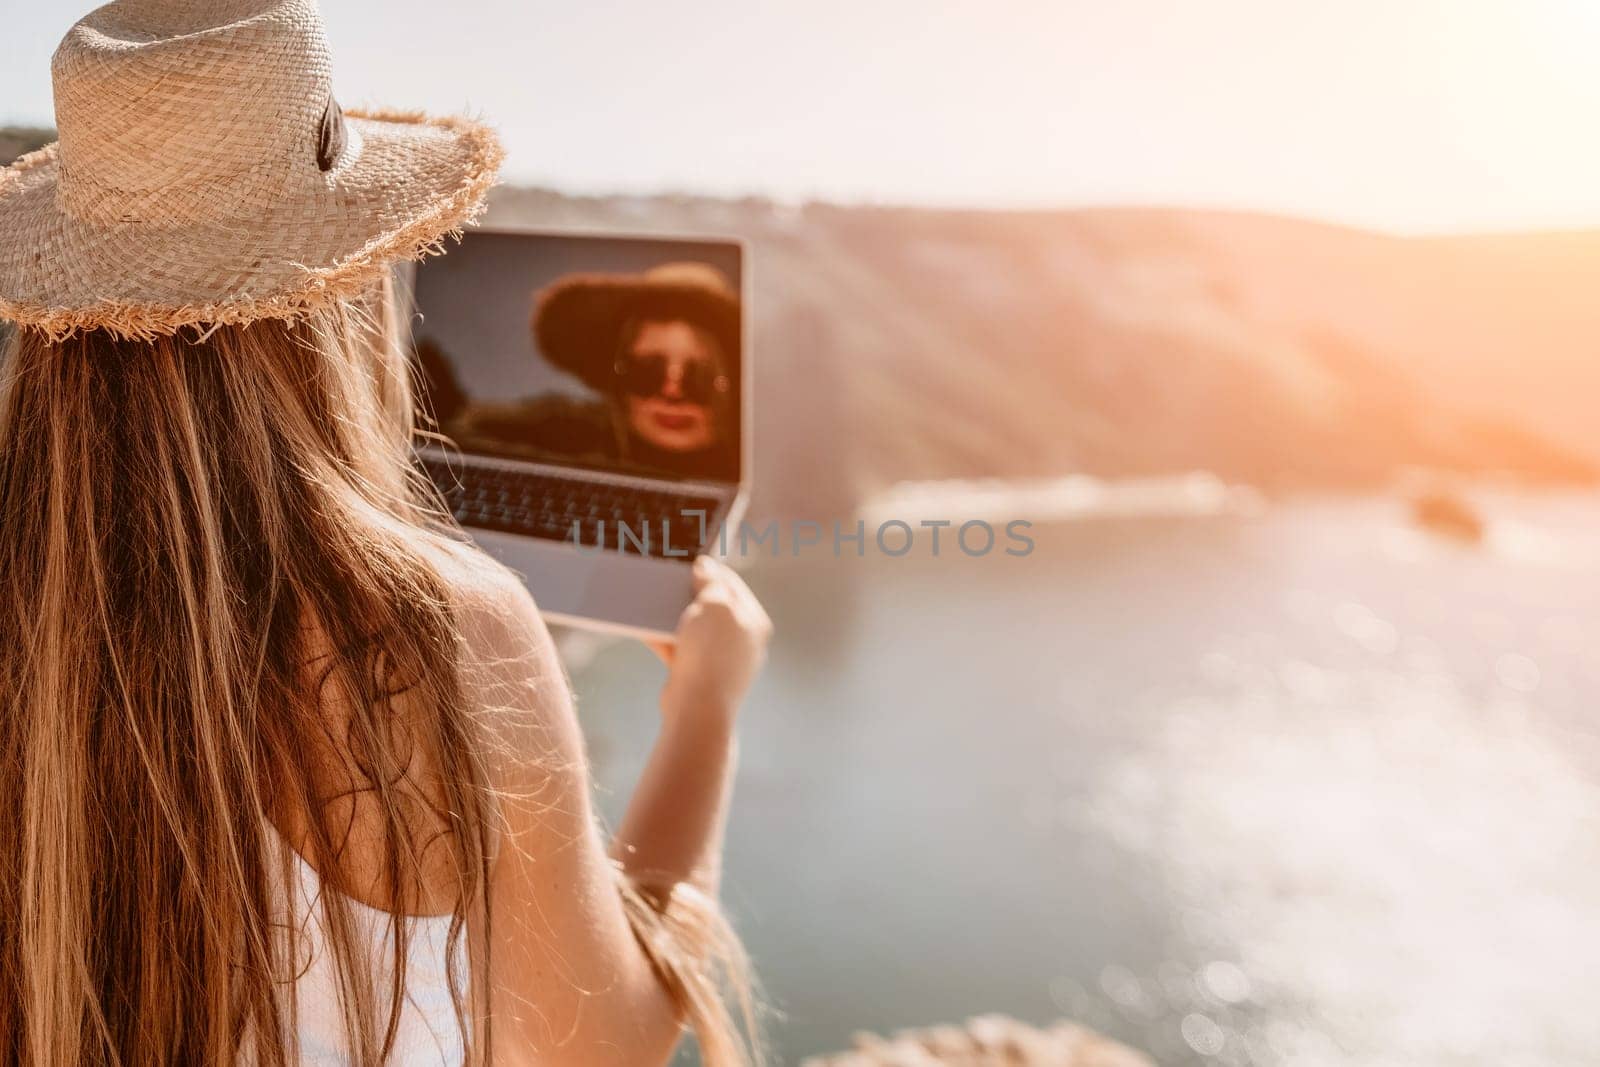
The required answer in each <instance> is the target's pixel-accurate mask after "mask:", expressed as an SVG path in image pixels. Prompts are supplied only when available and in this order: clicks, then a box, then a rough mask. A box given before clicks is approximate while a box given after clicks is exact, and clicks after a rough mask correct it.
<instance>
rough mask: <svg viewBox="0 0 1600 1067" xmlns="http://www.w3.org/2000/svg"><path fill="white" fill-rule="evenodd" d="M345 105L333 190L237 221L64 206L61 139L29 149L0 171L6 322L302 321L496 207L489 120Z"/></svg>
mask: <svg viewBox="0 0 1600 1067" xmlns="http://www.w3.org/2000/svg"><path fill="white" fill-rule="evenodd" d="M346 115H347V117H348V118H349V120H350V126H351V128H352V129H353V131H354V133H355V137H354V138H353V141H354V143H355V144H356V146H357V147H354V148H353V149H352V151H351V152H350V158H349V159H348V160H344V161H341V163H340V164H339V166H337V167H335V168H334V169H333V170H332V171H330V172H329V174H328V175H327V181H326V182H325V183H324V185H323V186H321V187H319V188H317V189H314V190H311V191H308V192H305V193H302V194H300V195H298V196H294V197H287V198H285V199H284V200H283V201H282V202H280V203H276V204H274V205H272V206H271V207H270V208H269V209H267V210H266V211H264V212H253V213H250V214H248V215H243V216H241V217H238V218H219V219H212V220H207V221H204V222H194V223H187V224H183V225H153V224H149V223H144V222H139V221H128V222H121V223H104V222H90V221H85V220H80V219H77V218H74V217H73V216H72V215H70V214H68V213H66V212H64V211H62V210H61V209H60V207H59V205H58V203H57V200H58V198H57V197H56V195H55V192H56V183H57V177H58V175H59V170H60V161H59V158H58V151H57V146H56V145H49V146H46V147H45V148H43V149H40V150H39V151H37V152H34V153H31V154H29V155H26V156H24V157H22V158H21V159H20V160H18V161H17V162H15V163H13V164H12V165H11V166H10V167H8V168H6V169H5V170H3V171H0V319H9V320H11V321H13V322H15V323H17V324H18V325H20V326H22V327H25V328H28V329H32V330H37V331H40V332H42V333H43V334H45V335H46V336H47V337H49V338H51V339H53V340H61V339H63V338H66V337H68V336H71V335H72V334H73V333H76V332H78V331H82V330H106V331H108V332H110V333H112V334H115V335H117V336H119V337H126V338H139V339H149V338H152V337H157V336H161V335H164V334H172V333H176V332H178V331H179V330H181V329H183V328H185V327H188V326H198V327H206V326H215V325H241V324H245V323H249V322H253V321H256V320H260V319H290V318H296V317H299V316H301V315H304V314H307V313H310V312H312V311H315V310H316V309H318V308H320V307H324V306H326V305H328V304H331V303H333V302H335V301H337V300H341V299H347V298H350V297H354V296H357V295H359V294H360V293H362V292H363V291H364V290H366V289H367V288H368V287H369V286H371V285H372V284H373V283H374V282H375V281H377V280H378V279H379V278H381V277H382V275H383V273H384V272H385V271H386V270H387V269H388V267H389V265H390V264H391V263H393V262H395V261H397V260H403V259H418V258H421V257H423V256H425V255H428V254H430V253H434V252H438V251H441V250H442V243H443V242H444V240H445V239H446V238H448V237H450V236H452V235H457V234H459V232H460V230H461V229H462V227H464V226H466V225H468V224H469V223H471V222H472V221H473V220H474V219H475V218H476V217H477V216H478V214H479V213H480V212H481V211H482V210H483V206H484V200H485V197H486V194H487V192H488V190H489V187H490V186H491V185H492V184H493V183H494V180H495V177H496V174H497V173H498V170H499V166H500V162H501V160H502V158H503V150H502V149H501V147H500V143H499V140H498V138H496V136H495V134H494V132H493V131H492V130H491V129H489V128H488V127H487V126H485V125H483V124H482V123H478V122H475V121H472V120H470V119H465V118H457V117H446V118H431V117H428V116H426V115H423V114H420V113H416V112H395V111H358V110H351V111H348V112H346Z"/></svg>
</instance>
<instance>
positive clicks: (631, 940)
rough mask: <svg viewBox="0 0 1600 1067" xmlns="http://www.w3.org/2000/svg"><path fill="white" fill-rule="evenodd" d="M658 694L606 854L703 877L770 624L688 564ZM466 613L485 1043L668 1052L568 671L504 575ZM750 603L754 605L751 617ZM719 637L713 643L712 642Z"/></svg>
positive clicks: (668, 1000) (581, 1056)
mask: <svg viewBox="0 0 1600 1067" xmlns="http://www.w3.org/2000/svg"><path fill="white" fill-rule="evenodd" d="M696 581H697V586H698V593H697V599H696V602H695V604H694V605H692V606H691V608H690V610H689V611H687V612H686V613H685V618H684V622H683V627H682V630H681V631H680V635H679V640H678V643H677V645H676V649H675V651H674V653H673V657H672V659H673V664H672V670H671V673H670V675H669V681H668V684H667V687H666V690H665V691H664V692H663V695H662V711H663V725H662V730H661V734H660V737H659V738H658V741H657V744H656V748H655V751H654V752H653V753H652V756H651V758H650V761H649V767H648V768H647V770H646V773H645V774H644V776H643V778H642V780H641V782H640V785H639V788H638V790H637V792H636V794H635V796H634V798H633V801H632V803H631V804H630V806H629V810H628V814H627V817H626V819H625V820H624V824H623V833H622V834H621V835H619V843H618V845H617V847H616V850H615V851H616V854H617V856H618V857H619V858H620V859H621V861H622V864H623V866H624V869H625V870H627V871H628V873H629V874H630V875H632V876H634V877H635V878H636V879H637V880H638V881H639V882H641V883H642V884H644V885H645V886H647V887H649V888H652V889H656V890H662V891H664V890H669V889H670V888H671V886H672V885H673V884H674V883H675V882H677V881H679V880H682V879H686V878H689V877H691V876H692V877H694V878H695V880H696V882H697V884H699V885H701V886H703V887H707V888H710V887H712V886H714V883H715V871H716V867H717V862H716V857H717V854H718V853H719V851H720V835H721V828H722V823H723V818H724V808H725V805H726V799H727V793H728V779H729V777H730V772H731V768H732V764H733V757H732V740H731V739H732V727H733V711H734V709H736V707H737V705H738V702H739V699H741V698H742V696H743V693H744V689H745V688H747V687H748V685H749V681H750V679H751V678H753V676H754V673H755V670H756V668H757V666H758V664H759V659H760V654H761V651H762V649H763V647H764V644H765V639H766V633H767V630H768V629H769V625H768V624H767V623H766V617H765V615H764V614H760V608H759V605H755V602H754V598H753V597H751V596H750V594H749V592H748V590H745V589H744V588H743V583H742V582H739V581H738V579H737V577H736V576H733V575H732V573H731V572H727V571H726V569H725V568H721V567H720V566H719V565H715V564H709V562H708V563H707V564H702V565H699V566H698V567H697V579H696ZM501 584H502V585H503V586H509V587H504V588H500V589H498V590H497V591H496V593H495V595H494V597H493V599H494V601H495V602H496V603H495V604H494V610H492V611H468V612H467V613H466V615H467V616H468V618H467V619H464V620H463V631H464V632H463V636H464V637H465V639H466V640H467V642H468V645H469V648H473V649H475V650H478V651H477V652H475V653H474V655H473V666H472V668H471V669H470V670H469V671H468V672H465V673H470V674H471V675H472V678H471V679H470V680H469V681H468V688H469V693H468V697H469V700H470V701H471V703H472V706H474V707H478V708H482V709H483V711H482V716H483V720H484V730H483V733H484V736H485V737H486V739H487V743H488V750H489V756H490V758H489V768H488V773H489V778H490V784H491V787H492V788H493V789H494V790H495V792H496V794H497V796H496V799H495V803H496V806H497V808H498V811H499V819H498V822H499V831H500V832H499V834H498V837H497V841H496V856H495V860H494V869H493V874H492V879H491V885H490V907H491V916H492V929H491V930H490V942H489V947H490V961H491V968H492V970H491V974H490V976H489V977H490V982H491V984H492V989H491V1002H490V1010H491V1012H492V1013H493V1027H494V1030H493V1033H494V1045H495V1048H494V1053H495V1056H496V1058H497V1059H502V1060H504V1061H505V1062H509V1063H530V1064H539V1065H540V1067H546V1065H550V1067H561V1065H572V1067H600V1065H611V1064H616V1065H618V1067H624V1065H625V1067H641V1065H648V1064H660V1063H665V1062H666V1061H667V1059H668V1058H669V1057H670V1055H671V1052H672V1049H673V1048H674V1047H675V1045H676V1044H677V1041H678V1037H679V1035H680V1032H681V1028H682V1019H681V1017H680V1013H679V1007H678V1005H677V1003H676V1002H675V1000H674V998H673V996H672V994H671V993H670V992H669V991H668V989H667V988H666V987H665V986H664V984H663V983H662V981H661V979H660V978H659V977H658V975H657V973H656V970H655V968H654V966H653V965H652V962H651V959H650V958H649V956H648V955H647V954H646V952H645V951H644V949H643V948H642V947H641V945H640V943H639V941H638V939H637V937H636V936H635V933H634V930H633V928H632V926H631V925H630V923H629V920H628V917H627V913H626V911H625V910H624V906H623V901H622V897H621V895H620V893H619V891H618V890H619V886H618V870H617V867H616V865H615V864H614V863H613V862H612V860H611V859H610V857H608V855H607V850H606V848H605V846H604V844H603V842H602V841H601V837H600V834H599V831H598V828H597V824H596V821H595V818H594V814H593V810H592V807H591V804H590V781H589V773H588V766H587V763H586V760H585V756H584V749H583V740H582V735H581V733H580V731H579V728H578V723H577V718H576V715H575V713H574V710H573V706H572V700H571V694H570V690H569V688H568V685H567V680H566V678H565V676H564V674H563V672H562V670H561V667H560V663H559V661H558V659H557V657H556V653H555V649H554V646H553V644H552V642H551V640H550V636H549V632H548V630H547V629H546V627H545V625H544V623H543V621H542V620H541V619H540V618H539V616H538V613H537V611H536V610H535V609H534V606H533V602H532V600H531V598H529V597H528V595H527V593H526V592H525V591H524V590H523V589H522V587H521V585H520V584H518V583H515V582H510V583H505V582H502V583H501ZM752 606H753V611H754V613H755V614H752ZM719 646H720V647H719Z"/></svg>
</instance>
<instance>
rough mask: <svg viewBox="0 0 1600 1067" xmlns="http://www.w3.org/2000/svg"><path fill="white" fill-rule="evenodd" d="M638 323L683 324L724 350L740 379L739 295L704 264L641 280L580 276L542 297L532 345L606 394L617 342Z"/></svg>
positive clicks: (670, 267) (660, 270) (657, 271)
mask: <svg viewBox="0 0 1600 1067" xmlns="http://www.w3.org/2000/svg"><path fill="white" fill-rule="evenodd" d="M634 319H651V320H657V321H682V322H689V323H693V324H694V325H696V326H699V327H701V328H703V329H705V330H706V331H707V332H709V333H710V334H711V336H713V337H715V338H716V339H717V343H718V344H719V345H721V346H722V351H723V353H724V354H725V356H726V358H727V361H728V366H727V368H725V369H726V371H727V373H728V374H729V375H730V376H735V375H737V374H738V369H739V368H738V364H739V358H738V357H739V294H738V293H737V292H736V291H735V290H734V288H733V286H732V285H730V284H729V283H728V279H727V278H725V277H723V275H722V272H721V271H719V270H717V269H716V268H715V267H712V266H710V265H709V264H705V263H664V264H662V265H661V266H659V267H652V268H651V269H650V270H647V271H645V272H644V273H642V274H574V275H569V276H567V277H565V278H562V279H561V280H560V281H558V282H556V283H555V284H554V285H552V286H550V287H549V288H548V289H546V290H544V291H543V292H542V293H540V294H539V295H538V298H537V300H536V302H535V305H534V311H533V335H534V341H535V343H537V344H538V346H539V351H540V352H542V353H544V357H545V358H546V359H548V360H549V361H550V362H551V363H553V364H555V365H556V366H558V367H561V368H562V369H564V370H568V371H571V372H572V373H573V374H575V375H577V376H578V377H579V378H580V379H582V380H583V382H584V383H585V384H587V385H589V386H591V387H592V388H595V389H599V390H601V391H605V390H607V389H608V388H609V387H610V384H611V381H612V377H613V375H614V373H615V371H614V362H615V359H616V356H617V347H616V346H617V341H618V338H619V337H620V336H621V333H622V327H623V325H624V324H625V323H627V322H629V321H631V320H634Z"/></svg>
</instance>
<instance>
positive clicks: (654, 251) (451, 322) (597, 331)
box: [412, 231, 744, 482]
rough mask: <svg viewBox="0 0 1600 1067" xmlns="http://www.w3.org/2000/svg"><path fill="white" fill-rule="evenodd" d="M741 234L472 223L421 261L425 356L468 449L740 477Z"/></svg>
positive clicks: (419, 305)
mask: <svg viewBox="0 0 1600 1067" xmlns="http://www.w3.org/2000/svg"><path fill="white" fill-rule="evenodd" d="M742 268H743V264H742V263H741V258H740V248H739V246H738V245H737V244H735V243H731V242H719V241H681V240H656V239H644V238H613V237H585V236H572V235H552V234H520V233H494V232H483V231H469V232H468V233H467V234H466V236H465V237H464V238H463V240H462V241H461V243H460V244H459V245H458V246H455V247H453V248H451V249H450V250H449V252H448V253H447V254H446V255H444V256H440V257H436V258H433V259H429V260H425V261H423V262H422V263H420V264H418V266H417V268H416V276H415V280H414V282H413V292H414V298H415V303H416V312H417V314H416V317H415V318H414V319H413V322H412V331H413V343H414V346H415V357H416V360H417V364H418V367H419V368H420V371H421V375H422V378H423V383H424V390H425V393H426V398H425V403H426V404H427V406H428V407H429V408H430V409H431V411H432V413H433V415H434V417H435V418H436V419H437V420H438V423H439V429H440V430H441V431H442V432H443V433H444V434H445V435H446V436H448V437H449V438H451V439H452V440H453V441H454V442H455V443H456V444H457V445H459V446H460V448H461V450H462V451H463V452H466V453H468V454H476V455H486V456H494V457H499V458H505V459H524V460H535V461H538V462H544V463H558V464H563V465H567V466H578V467H586V468H593V469H600V470H609V471H616V472H620V473H627V474H639V475H645V476H648V477H658V478H659V477H668V478H694V479H704V480H712V481H726V482H735V481H737V480H738V478H739V455H740V449H739V440H740V434H741V432H742V430H743V412H742V411H741V410H740V381H741V374H742V371H743V360H744V352H743V350H742V337H743V331H742V328H741V315H742V309H741V306H740V292H741V291H742V277H741V272H742Z"/></svg>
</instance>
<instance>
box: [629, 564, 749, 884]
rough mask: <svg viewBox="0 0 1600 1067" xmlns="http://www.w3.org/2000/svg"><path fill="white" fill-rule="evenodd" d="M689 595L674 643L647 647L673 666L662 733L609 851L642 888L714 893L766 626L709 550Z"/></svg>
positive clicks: (746, 594) (664, 701) (738, 583)
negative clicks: (738, 730)
mask: <svg viewBox="0 0 1600 1067" xmlns="http://www.w3.org/2000/svg"><path fill="white" fill-rule="evenodd" d="M694 593H695V599H694V602H693V603H691V604H690V605H689V607H688V609H687V610H686V611H685V612H684V614H683V619H682V621H681V622H680V623H679V626H678V633H677V637H676V640H675V642H674V643H673V644H665V643H663V644H654V645H652V646H651V647H653V648H654V649H655V651H656V654H657V655H659V656H660V657H661V658H662V659H663V660H664V661H665V662H666V663H667V666H668V667H669V668H670V672H669V674H668V678H667V684H666V686H665V688H663V689H662V691H661V732H660V734H659V735H658V736H657V738H656V744H655V748H654V749H652V750H651V753H650V760H649V762H648V763H647V764H646V765H645V769H644V773H643V774H642V775H641V776H640V778H639V784H638V786H637V787H636V788H635V789H634V792H633V798H632V801H631V803H629V805H628V810H627V814H626V815H625V816H624V817H623V820H622V826H621V827H620V828H619V829H618V831H617V835H616V839H615V840H614V841H613V842H612V853H613V855H614V856H616V858H617V859H618V861H620V862H621V863H622V865H623V868H624V869H625V870H626V871H627V872H628V874H629V875H630V876H631V877H633V878H634V879H635V880H636V881H638V882H639V883H640V884H642V885H645V886H649V887H652V888H659V889H666V888H669V887H671V886H673V885H676V884H677V883H679V882H685V881H686V882H690V883H691V884H693V885H694V886H696V887H697V888H699V889H700V890H702V891H703V892H705V893H706V894H707V895H708V896H712V897H715V896H716V894H717V886H718V883H719V881H720V877H721V859H722V830H723V826H724V822H725V817H726V813H727V807H728V797H729V793H730V791H731V788H732V784H733V773H732V771H733V766H734V763H735V753H736V751H737V748H736V744H735V741H734V729H733V727H734V719H735V717H736V716H737V715H738V711H739V705H740V703H741V702H742V701H743V700H744V695H745V693H746V692H747V691H748V690H749V688H750V684H751V683H752V682H753V681H754V680H755V674H756V671H758V670H759V669H760V666H761V660H762V657H763V655H764V652H765V649H766V644H767V639H768V638H769V637H770V636H771V634H772V623H771V621H770V620H768V618H767V614H766V612H765V611H764V610H762V607H761V604H760V603H759V602H758V601H757V600H756V598H755V596H754V595H753V594H752V593H751V592H750V589H749V587H747V586H746V585H745V584H744V582H742V581H740V580H739V578H738V576H737V575H735V574H734V573H733V572H732V571H730V570H729V569H728V568H727V567H725V566H723V565H722V564H720V563H717V562H716V561H714V560H712V559H710V558H709V557H706V556H701V557H700V558H699V559H698V560H696V562H695V578H694Z"/></svg>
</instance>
